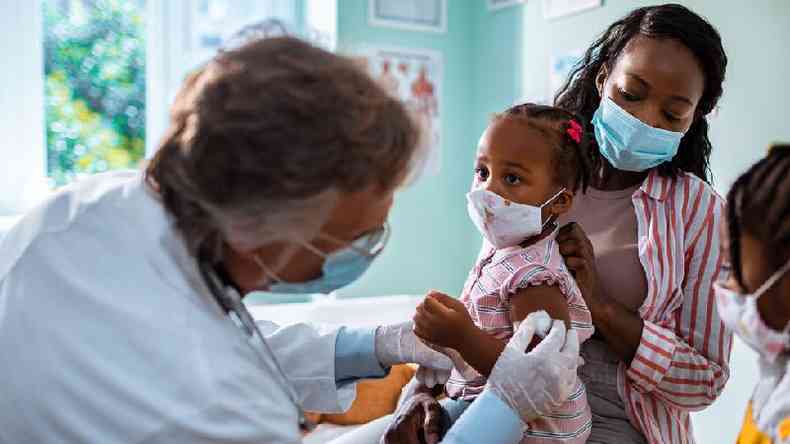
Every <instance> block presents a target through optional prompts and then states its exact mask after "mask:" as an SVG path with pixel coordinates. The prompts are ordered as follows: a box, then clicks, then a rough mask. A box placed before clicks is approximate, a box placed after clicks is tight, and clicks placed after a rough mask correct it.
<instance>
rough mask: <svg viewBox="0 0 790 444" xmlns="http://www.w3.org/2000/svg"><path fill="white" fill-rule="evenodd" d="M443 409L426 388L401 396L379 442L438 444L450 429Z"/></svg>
mask: <svg viewBox="0 0 790 444" xmlns="http://www.w3.org/2000/svg"><path fill="white" fill-rule="evenodd" d="M449 422H450V421H449V418H447V414H446V413H445V412H444V409H442V407H441V406H440V405H439V402H438V401H436V398H434V397H433V395H431V394H430V393H428V392H427V391H419V390H418V391H416V392H414V393H407V394H405V395H404V400H403V402H402V404H400V405H399V406H398V409H397V410H396V411H395V414H394V415H393V419H392V423H391V424H390V425H389V426H388V427H387V430H386V431H385V432H384V434H383V435H382V437H381V441H380V444H422V443H426V444H437V443H438V442H439V441H440V440H441V439H442V437H443V436H444V434H445V433H446V432H447V429H448V428H449Z"/></svg>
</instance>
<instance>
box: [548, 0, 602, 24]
mask: <svg viewBox="0 0 790 444" xmlns="http://www.w3.org/2000/svg"><path fill="white" fill-rule="evenodd" d="M602 4H603V0H543V18H544V19H546V20H552V19H556V18H560V17H565V16H568V15H571V14H577V13H579V12H582V11H587V10H589V9H595V8H599V7H600V6H601V5H602Z"/></svg>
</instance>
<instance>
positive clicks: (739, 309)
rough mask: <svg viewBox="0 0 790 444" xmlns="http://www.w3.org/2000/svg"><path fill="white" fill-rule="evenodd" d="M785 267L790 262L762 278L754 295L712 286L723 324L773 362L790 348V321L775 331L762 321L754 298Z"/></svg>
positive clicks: (785, 271)
mask: <svg viewBox="0 0 790 444" xmlns="http://www.w3.org/2000/svg"><path fill="white" fill-rule="evenodd" d="M788 271H790V262H787V263H786V264H785V265H784V266H783V267H782V268H780V269H779V270H778V271H777V272H776V273H774V274H773V276H771V277H770V278H769V279H768V280H767V281H765V283H764V284H763V285H762V286H760V288H758V289H757V291H756V292H754V294H753V295H743V294H740V293H738V292H736V291H733V290H730V289H729V288H726V287H724V286H722V285H721V284H720V283H718V282H717V283H715V284H714V286H713V291H714V293H715V294H716V306H717V308H718V310H719V316H721V320H722V321H723V322H724V325H726V326H727V328H729V329H730V330H733V331H734V332H735V333H736V334H737V335H738V336H740V338H741V339H743V340H744V342H746V343H747V344H749V346H750V347H752V348H753V349H754V350H755V351H756V352H757V353H759V354H760V355H761V356H762V357H764V358H765V359H766V360H767V361H768V362H771V363H773V362H776V358H777V357H778V356H779V355H780V354H782V353H784V352H785V351H787V350H788V349H789V348H790V322H788V323H787V325H785V328H784V329H783V330H782V331H776V330H774V329H772V328H771V327H769V326H767V325H765V322H764V321H763V319H762V318H761V317H760V313H759V312H758V311H757V299H758V298H759V297H760V296H762V295H763V294H765V292H766V291H768V289H769V288H771V287H772V286H773V285H774V284H776V283H777V282H778V281H779V279H781V278H782V276H784V275H785V273H787V272H788Z"/></svg>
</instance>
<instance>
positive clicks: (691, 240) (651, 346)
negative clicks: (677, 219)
mask: <svg viewBox="0 0 790 444" xmlns="http://www.w3.org/2000/svg"><path fill="white" fill-rule="evenodd" d="M682 186H684V187H686V190H685V191H686V192H685V195H684V197H683V198H682V199H684V203H682V205H684V207H688V212H687V214H686V216H684V219H685V220H684V221H682V222H683V225H684V228H685V230H686V233H685V236H684V239H685V255H684V257H685V264H684V268H685V273H684V276H685V277H684V279H683V283H682V285H681V287H680V288H679V289H678V291H681V292H682V294H681V295H680V296H679V297H680V300H681V301H682V303H681V304H680V306H679V307H678V308H677V309H676V311H675V312H674V313H673V316H669V317H668V318H667V320H666V321H663V322H662V321H659V322H649V321H647V320H645V321H644V328H643V331H642V338H641V342H640V345H639V347H638V349H637V351H636V355H635V357H634V359H633V361H632V362H631V365H630V367H629V368H628V369H627V372H626V373H627V375H628V377H629V379H630V380H631V381H632V382H633V384H634V386H635V387H636V389H637V390H639V391H641V392H649V393H651V394H653V395H654V396H656V397H658V398H660V399H663V400H664V401H665V402H667V403H668V404H669V405H672V406H675V407H676V408H678V409H681V410H685V411H699V410H702V409H704V408H705V407H707V406H709V405H710V404H712V403H713V401H715V400H716V398H717V397H718V396H719V394H720V393H721V391H722V390H723V389H724V386H725V384H726V382H727V379H728V378H729V367H728V362H729V355H730V348H731V346H732V335H731V333H730V332H729V331H728V330H727V329H725V327H724V325H723V323H722V321H721V319H720V318H719V315H718V311H717V310H716V307H715V304H714V301H715V298H714V295H713V283H714V282H715V281H716V280H718V279H719V277H720V273H721V270H722V262H723V260H724V258H723V251H722V248H721V242H720V236H719V233H720V231H719V230H720V227H719V225H720V224H721V223H722V217H723V215H724V211H723V202H722V200H721V198H719V197H718V196H717V195H716V194H715V193H714V192H713V191H712V190H711V189H710V188H709V187H708V185H706V184H704V183H702V182H701V181H691V180H690V179H686V180H685V181H683V183H682ZM678 228H680V227H678ZM681 229H683V228H681ZM673 231H674V230H673ZM668 243H669V242H668ZM662 324H663V325H662Z"/></svg>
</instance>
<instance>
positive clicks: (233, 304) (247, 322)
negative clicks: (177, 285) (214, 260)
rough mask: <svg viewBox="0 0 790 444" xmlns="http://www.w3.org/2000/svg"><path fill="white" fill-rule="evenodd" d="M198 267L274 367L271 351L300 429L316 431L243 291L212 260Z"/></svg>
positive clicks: (213, 292) (264, 361) (214, 293)
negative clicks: (230, 283) (224, 277)
mask: <svg viewBox="0 0 790 444" xmlns="http://www.w3.org/2000/svg"><path fill="white" fill-rule="evenodd" d="M198 266H199V268H200V274H201V275H203V280H204V281H205V282H206V285H207V286H208V289H209V291H210V292H211V295H212V296H213V297H214V299H215V300H216V301H217V303H218V304H219V306H220V307H222V309H223V310H225V312H226V313H228V317H230V318H231V320H233V322H234V323H235V324H236V326H237V327H239V328H240V329H241V330H242V331H244V332H245V333H246V334H247V336H248V337H249V338H250V344H251V345H252V346H253V348H254V349H255V351H256V352H257V354H258V357H259V358H260V359H261V363H262V364H263V365H264V366H265V367H271V365H270V364H269V362H270V361H269V360H268V359H266V358H267V357H266V356H265V355H264V353H267V354H268V356H269V357H270V358H271V362H272V363H274V369H271V368H269V370H274V373H275V374H277V375H278V377H279V379H280V381H279V382H280V386H281V387H285V389H286V391H287V392H288V396H289V397H290V398H291V402H292V403H293V405H294V406H296V410H297V412H298V413H299V429H300V430H301V431H302V432H309V431H311V430H313V428H315V424H313V423H312V422H311V421H310V420H308V419H307V416H306V415H305V411H304V408H302V404H301V403H300V402H299V398H298V397H297V395H296V391H295V390H294V388H293V386H292V385H291V383H290V382H289V381H288V377H287V376H285V372H284V371H283V369H282V367H281V366H280V363H279V362H278V361H277V356H276V355H275V354H274V352H273V351H272V349H271V347H270V346H269V343H268V342H266V338H265V337H264V336H263V334H261V331H260V330H259V329H258V325H257V324H256V323H255V320H254V319H253V318H252V315H251V314H250V312H249V311H248V310H247V307H246V306H245V305H244V303H243V302H242V301H241V295H239V292H238V291H236V289H235V288H233V287H230V286H225V285H223V284H222V281H221V280H220V278H219V276H217V272H216V271H215V270H214V267H213V266H212V265H211V264H210V263H209V262H208V261H198ZM256 339H257V340H258V341H259V342H260V343H261V345H262V346H263V350H262V349H261V348H260V347H256V346H255V345H254V344H252V343H253V342H255V341H256Z"/></svg>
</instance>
